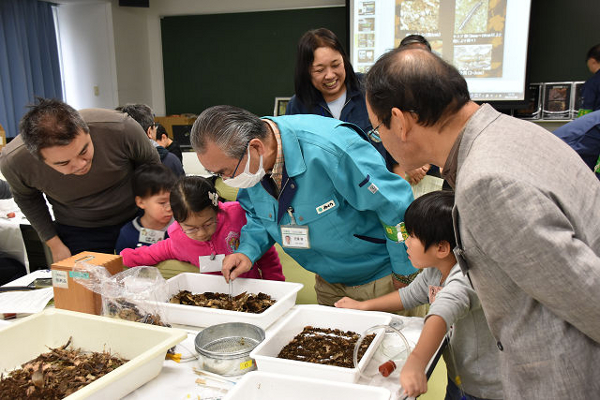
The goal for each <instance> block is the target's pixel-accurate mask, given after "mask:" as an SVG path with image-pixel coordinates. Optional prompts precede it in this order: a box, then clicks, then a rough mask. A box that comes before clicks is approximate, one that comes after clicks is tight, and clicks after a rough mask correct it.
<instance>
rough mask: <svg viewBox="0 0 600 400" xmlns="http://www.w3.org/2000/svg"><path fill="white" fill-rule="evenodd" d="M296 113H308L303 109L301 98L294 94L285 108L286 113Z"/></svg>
mask: <svg viewBox="0 0 600 400" xmlns="http://www.w3.org/2000/svg"><path fill="white" fill-rule="evenodd" d="M294 114H307V112H306V110H303V109H302V105H301V103H300V100H298V98H297V97H296V95H293V96H292V98H291V99H290V101H289V102H288V104H287V107H286V108H285V115H294Z"/></svg>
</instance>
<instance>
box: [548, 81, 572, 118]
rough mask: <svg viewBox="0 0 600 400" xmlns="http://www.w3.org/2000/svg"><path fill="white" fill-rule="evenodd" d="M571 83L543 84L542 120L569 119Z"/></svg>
mask: <svg viewBox="0 0 600 400" xmlns="http://www.w3.org/2000/svg"><path fill="white" fill-rule="evenodd" d="M572 86H573V83H572V82H546V83H544V102H543V105H542V110H543V111H542V118H543V119H570V118H571V100H572V96H571V88H572Z"/></svg>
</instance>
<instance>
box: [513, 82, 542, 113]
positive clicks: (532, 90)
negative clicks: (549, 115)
mask: <svg viewBox="0 0 600 400" xmlns="http://www.w3.org/2000/svg"><path fill="white" fill-rule="evenodd" d="M526 93H527V96H528V97H527V100H528V102H527V106H526V107H524V108H515V109H514V110H513V115H514V116H515V117H517V118H522V119H540V118H541V117H542V84H541V83H530V84H529V85H528V86H527V92H526Z"/></svg>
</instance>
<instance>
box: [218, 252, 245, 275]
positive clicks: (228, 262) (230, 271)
mask: <svg viewBox="0 0 600 400" xmlns="http://www.w3.org/2000/svg"><path fill="white" fill-rule="evenodd" d="M250 269H252V261H250V259H249V258H248V256H246V255H245V254H242V253H233V254H229V255H227V256H225V258H224V259H223V266H222V267H221V273H222V274H223V276H224V277H225V281H226V282H229V280H230V279H235V278H237V277H238V276H240V275H241V274H243V273H244V272H248V271H250Z"/></svg>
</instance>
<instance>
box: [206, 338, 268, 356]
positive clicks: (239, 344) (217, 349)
mask: <svg viewBox="0 0 600 400" xmlns="http://www.w3.org/2000/svg"><path fill="white" fill-rule="evenodd" d="M258 343H259V341H258V340H255V339H252V338H247V337H243V336H228V337H223V338H219V339H216V340H213V341H211V342H208V343H206V344H205V345H204V346H202V348H201V349H202V350H204V351H210V352H212V353H217V354H221V355H227V354H230V353H240V352H245V351H248V352H250V351H251V350H253V349H254V348H255V347H256V346H257V345H258Z"/></svg>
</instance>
